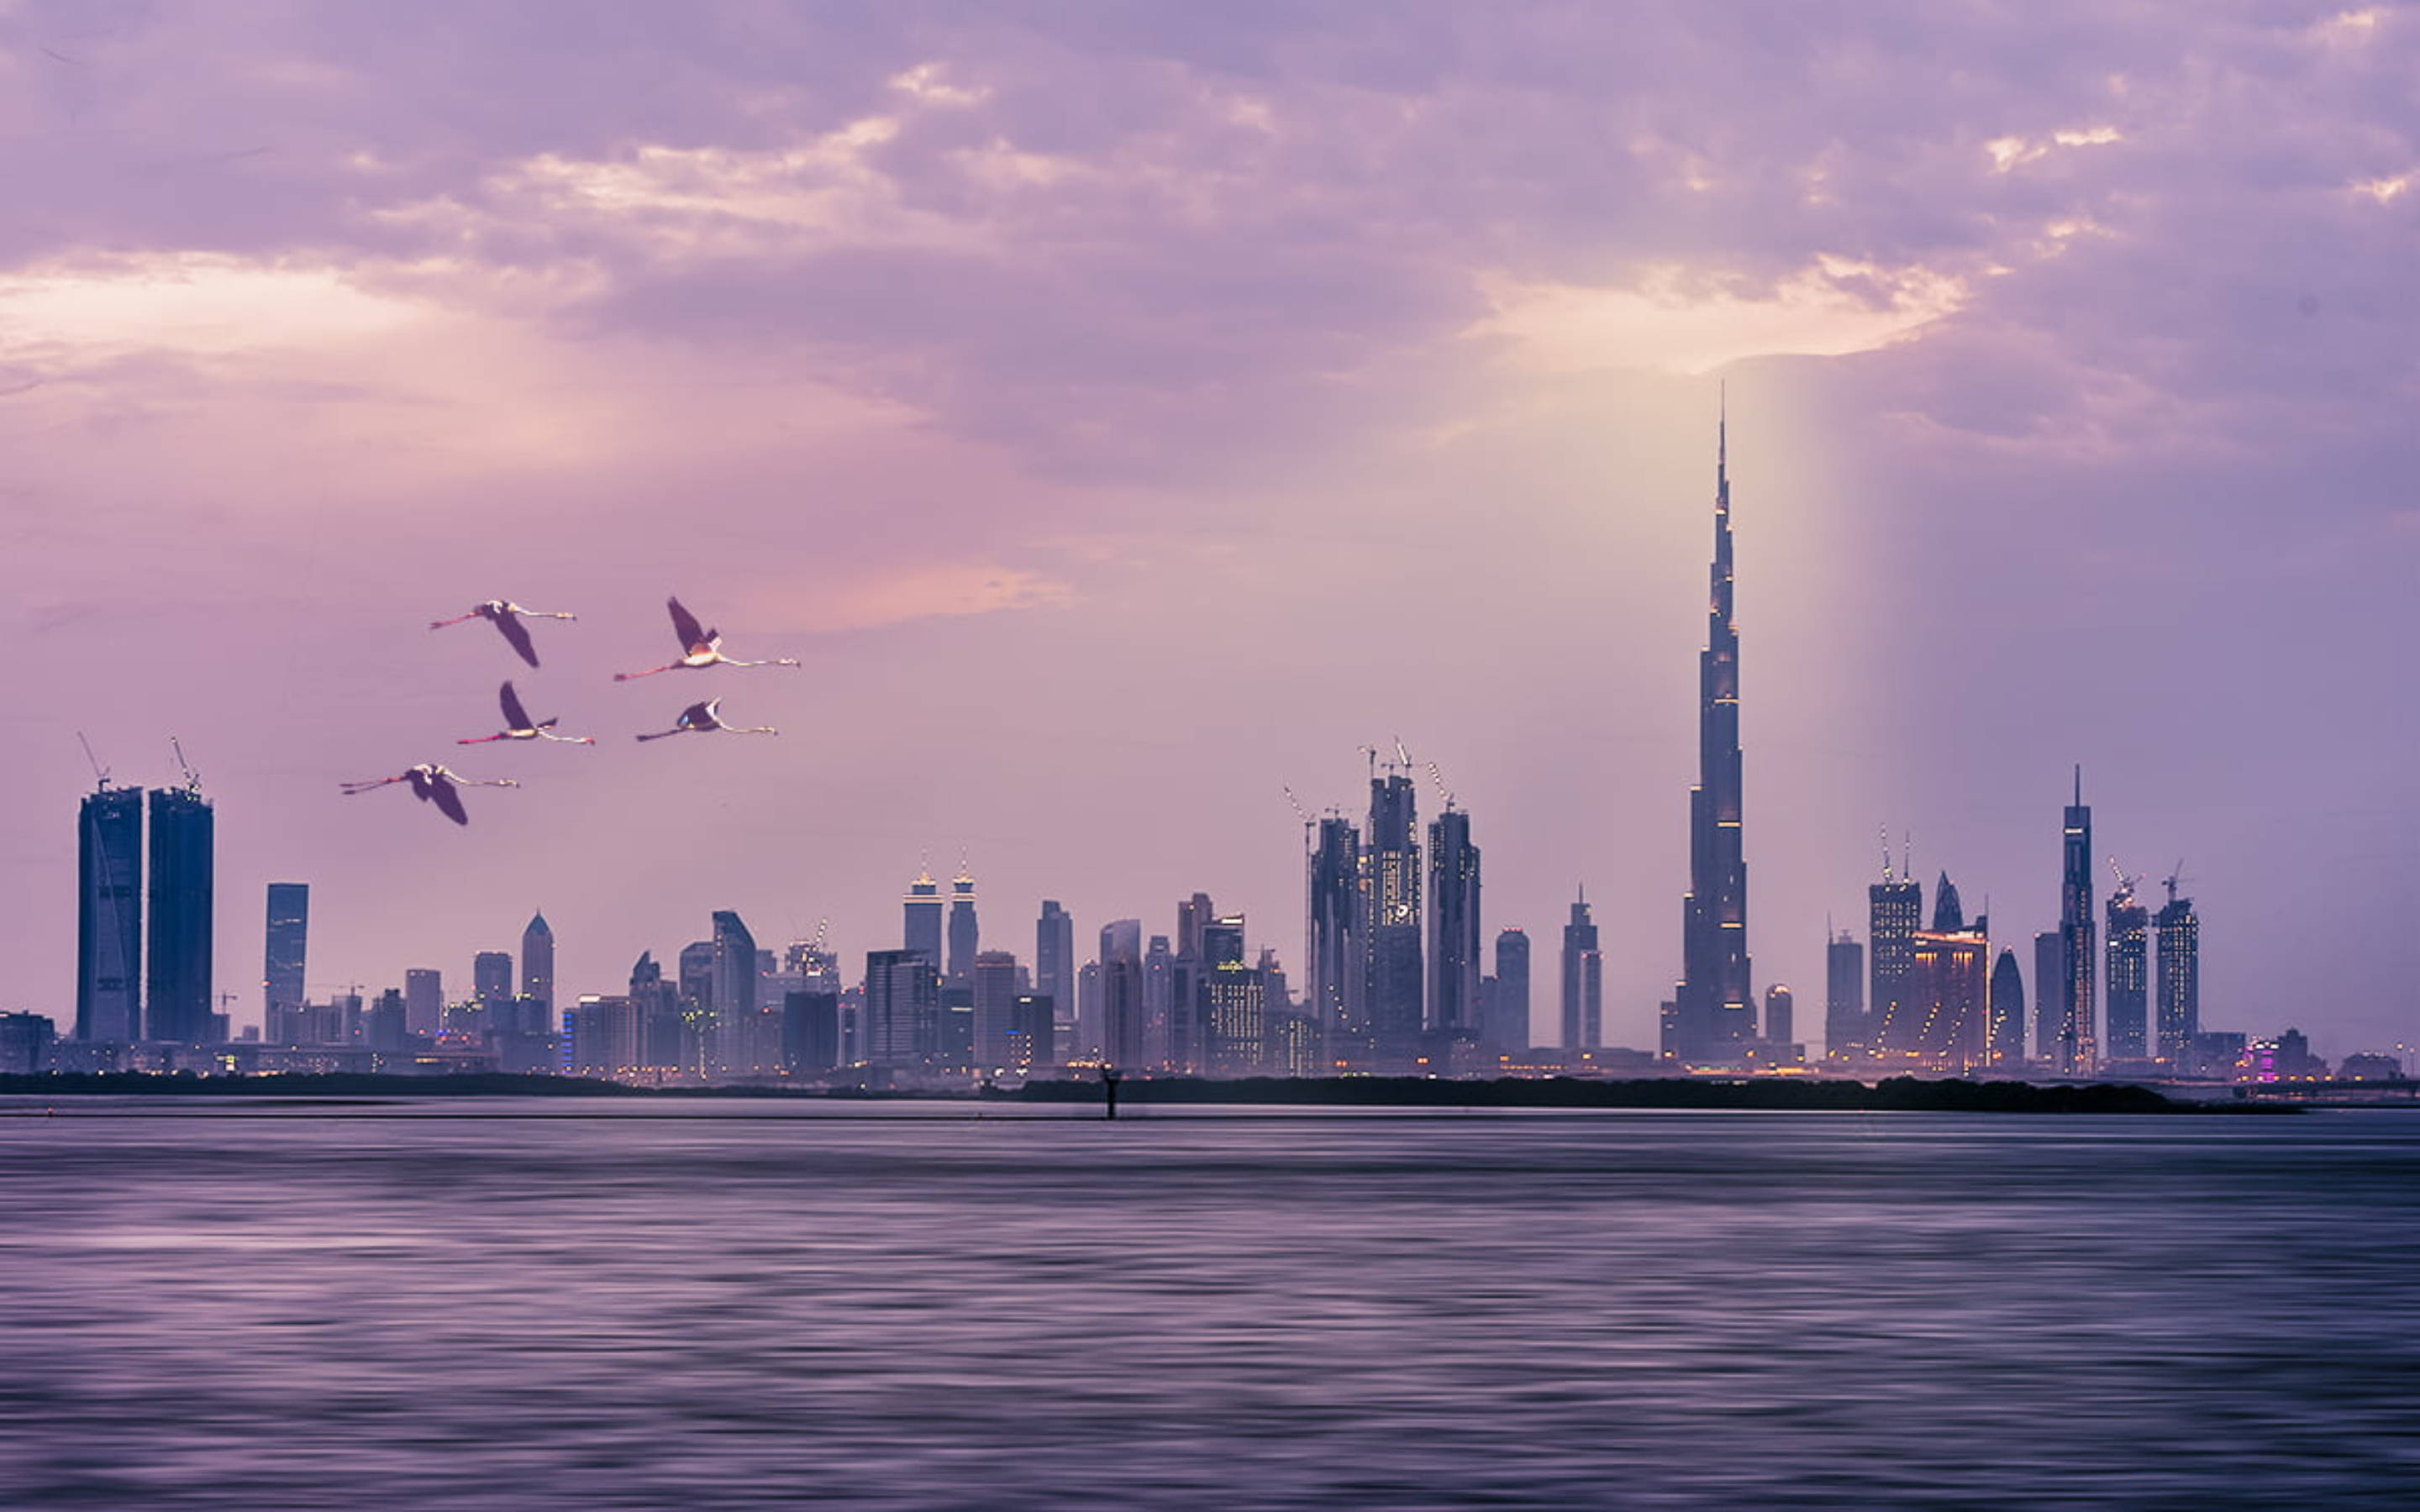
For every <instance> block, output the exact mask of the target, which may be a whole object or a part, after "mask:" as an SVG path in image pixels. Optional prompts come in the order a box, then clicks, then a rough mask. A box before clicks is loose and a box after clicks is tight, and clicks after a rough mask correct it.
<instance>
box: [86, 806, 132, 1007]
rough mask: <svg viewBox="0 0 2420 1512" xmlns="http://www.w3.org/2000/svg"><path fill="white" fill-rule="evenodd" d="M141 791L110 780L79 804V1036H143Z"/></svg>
mask: <svg viewBox="0 0 2420 1512" xmlns="http://www.w3.org/2000/svg"><path fill="white" fill-rule="evenodd" d="M142 1002H143V790H142V789H141V788H113V787H111V786H110V785H109V781H108V779H106V778H103V779H101V786H100V787H99V788H98V789H97V790H95V791H94V792H93V793H92V794H90V795H87V796H86V797H85V800H84V803H83V804H82V805H81V806H80V807H79V808H78V810H77V811H76V1021H75V1037H76V1038H77V1039H79V1040H101V1041H111V1042H115V1043H119V1044H123V1043H126V1042H127V1041H132V1040H138V1039H140V1038H142V1035H143V1009H142Z"/></svg>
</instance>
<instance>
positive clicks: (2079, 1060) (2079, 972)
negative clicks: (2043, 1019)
mask: <svg viewBox="0 0 2420 1512" xmlns="http://www.w3.org/2000/svg"><path fill="white" fill-rule="evenodd" d="M2061 856H2062V865H2061V867H2060V876H2059V888H2058V933H2059V956H2060V961H2059V964H2060V967H2061V969H2062V970H2063V971H2064V972H2065V978H2064V980H2061V981H2060V983H2059V1012H2058V1050H2057V1054H2056V1056H2055V1057H2054V1063H2053V1069H2054V1070H2055V1071H2057V1072H2059V1073H2060V1074H2061V1075H2067V1076H2088V1075H2090V1074H2091V1073H2092V1070H2093V1068H2094V1066H2096V1065H2097V1064H2098V1063H2099V1061H2100V1058H2101V1057H2100V1053H2099V1050H2098V1048H2097V1046H2096V1044H2095V1042H2094V1036H2093V1032H2092V1027H2093V1025H2092V976H2093V973H2092V957H2093V949H2092V929H2093V925H2092V810H2090V809H2088V808H2086V807H2085V803H2084V768H2083V767H2081V766H2078V767H2077V768H2076V769H2075V801H2074V802H2073V803H2071V804H2069V805H2068V806H2067V823H2066V828H2065V831H2064V840H2063V843H2062V847H2061ZM2035 985H2036V986H2037V988H2039V987H2040V983H2039V982H2037V983H2036V984H2035Z"/></svg>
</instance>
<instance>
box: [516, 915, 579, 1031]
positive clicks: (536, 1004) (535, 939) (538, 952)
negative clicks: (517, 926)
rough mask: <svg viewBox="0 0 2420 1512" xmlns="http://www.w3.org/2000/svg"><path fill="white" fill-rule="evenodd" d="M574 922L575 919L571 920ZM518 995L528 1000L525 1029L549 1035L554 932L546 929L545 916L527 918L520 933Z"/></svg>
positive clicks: (551, 1017)
mask: <svg viewBox="0 0 2420 1512" xmlns="http://www.w3.org/2000/svg"><path fill="white" fill-rule="evenodd" d="M574 922H577V920H574ZM521 995H522V996H523V997H525V998H527V999H529V1004H530V1017H531V1018H532V1019H533V1020H534V1021H535V1022H534V1023H531V1024H528V1025H517V1026H515V1027H517V1028H528V1029H531V1030H533V1031H535V1032H536V1033H539V1034H551V1033H552V1032H553V1031H554V1029H555V1027H556V1025H555V1018H554V931H553V930H551V929H549V928H548V927H547V923H546V916H545V915H544V914H532V915H530V921H529V927H528V928H527V929H525V930H522V931H521Z"/></svg>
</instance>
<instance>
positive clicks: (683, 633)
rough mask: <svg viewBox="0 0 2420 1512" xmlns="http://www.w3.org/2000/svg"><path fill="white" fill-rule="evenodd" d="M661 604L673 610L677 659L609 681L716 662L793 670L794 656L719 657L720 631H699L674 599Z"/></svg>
mask: <svg viewBox="0 0 2420 1512" xmlns="http://www.w3.org/2000/svg"><path fill="white" fill-rule="evenodd" d="M664 604H665V606H666V607H667V608H669V609H671V610H672V611H673V633H674V634H675V635H677V636H679V637H680V643H681V655H680V660H678V661H668V662H666V663H664V664H663V665H662V666H660V667H650V668H648V669H647V670H646V671H643V672H615V673H614V674H613V681H615V682H617V683H627V682H628V681H629V680H630V679H632V678H633V677H653V676H655V675H656V673H658V672H669V671H679V670H681V669H682V668H684V667H711V666H713V665H714V664H715V663H716V662H718V661H719V662H721V663H722V665H724V666H725V667H796V666H797V665H798V664H799V658H798V657H796V656H776V657H774V658H772V659H771V660H769V661H741V660H739V659H737V657H734V656H724V655H723V654H722V632H721V631H720V630H708V629H701V628H699V626H698V623H697V616H696V615H694V614H691V613H690V611H689V610H687V609H683V608H681V601H680V600H679V599H677V598H668V599H666V600H664Z"/></svg>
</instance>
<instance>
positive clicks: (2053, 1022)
mask: <svg viewBox="0 0 2420 1512" xmlns="http://www.w3.org/2000/svg"><path fill="white" fill-rule="evenodd" d="M2066 980H2067V940H2066V938H2065V936H2063V935H2061V934H2060V933H2059V932H2058V931H2056V930H2055V929H2046V930H2044V931H2042V932H2041V933H2039V934H2037V935H2035V936H2034V1058H2035V1059H2036V1060H2039V1061H2040V1062H2041V1063H2042V1064H2043V1065H2045V1066H2055V1065H2057V1064H2058V1025H2059V1014H2060V1006H2059V1005H2060V1002H2061V1000H2062V998H2063V996H2064V995H2065V992H2066V989H2065V987H2064V986H2062V985H2061V984H2062V983H2064V982H2065V981H2066Z"/></svg>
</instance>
